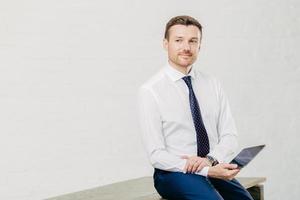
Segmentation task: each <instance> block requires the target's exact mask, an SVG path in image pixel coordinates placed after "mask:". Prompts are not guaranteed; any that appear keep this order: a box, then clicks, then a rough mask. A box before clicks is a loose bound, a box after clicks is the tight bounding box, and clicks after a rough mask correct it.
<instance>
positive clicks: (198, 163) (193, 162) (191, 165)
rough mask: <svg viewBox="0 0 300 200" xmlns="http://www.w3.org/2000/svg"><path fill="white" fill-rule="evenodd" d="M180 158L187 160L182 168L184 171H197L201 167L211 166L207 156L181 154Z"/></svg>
mask: <svg viewBox="0 0 300 200" xmlns="http://www.w3.org/2000/svg"><path fill="white" fill-rule="evenodd" d="M181 158H183V159H186V160H187V161H186V164H185V167H184V169H183V171H184V172H185V173H195V172H199V171H201V169H202V168H203V167H206V166H211V164H210V162H209V161H208V160H207V158H201V157H198V156H190V157H189V156H181Z"/></svg>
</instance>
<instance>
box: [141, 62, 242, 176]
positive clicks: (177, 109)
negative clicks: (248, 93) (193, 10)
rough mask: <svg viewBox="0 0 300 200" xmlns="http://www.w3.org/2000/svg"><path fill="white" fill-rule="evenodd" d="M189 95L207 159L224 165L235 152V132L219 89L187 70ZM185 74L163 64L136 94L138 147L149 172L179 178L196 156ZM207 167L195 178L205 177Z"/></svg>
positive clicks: (211, 82)
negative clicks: (204, 139) (155, 170)
mask: <svg viewBox="0 0 300 200" xmlns="http://www.w3.org/2000/svg"><path fill="white" fill-rule="evenodd" d="M189 75H190V76H191V80H192V85H193V90H194V93H195V95H196V98H197V100H198V103H199V106H200V110H201V116H202V120H203V123H204V126H205V128H206V132H207V134H208V138H209V145H210V152H209V154H208V155H210V156H212V157H214V158H216V159H217V160H218V161H219V162H221V163H222V162H228V161H229V159H230V158H232V157H233V155H234V154H235V151H236V149H237V132H236V128H235V123H234V120H233V117H232V115H231V112H230V108H229V104H228V101H227V98H226V96H225V94H224V92H223V90H222V88H221V86H220V83H219V82H218V81H217V80H216V79H215V78H212V77H211V76H208V75H206V74H203V73H202V72H199V71H198V70H196V69H195V68H194V67H192V69H191V71H190V73H189ZM184 76H186V75H185V74H183V73H181V72H179V71H178V70H176V69H175V68H173V67H171V66H170V65H169V64H167V65H166V66H165V67H164V68H163V69H162V70H160V71H159V72H158V73H157V74H155V75H154V76H153V77H152V78H150V80H148V81H147V82H146V83H144V84H143V85H142V86H141V87H140V89H139V93H138V105H139V119H140V125H141V129H142V136H143V137H142V138H143V143H144V145H145V147H146V151H147V153H148V155H149V159H150V163H151V164H152V166H153V167H154V168H158V169H162V170H166V171H174V172H183V169H184V166H185V164H186V160H185V159H182V158H181V156H183V155H187V156H194V155H197V141H196V130H195V127H194V122H193V118H192V113H191V110H190V104H189V90H188V87H187V85H186V84H185V82H184V80H183V79H182V78H183V77H184ZM207 173H208V167H204V168H203V169H202V170H201V171H200V172H197V173H196V174H199V175H203V176H207Z"/></svg>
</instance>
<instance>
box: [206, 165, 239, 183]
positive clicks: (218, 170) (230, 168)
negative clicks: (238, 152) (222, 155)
mask: <svg viewBox="0 0 300 200" xmlns="http://www.w3.org/2000/svg"><path fill="white" fill-rule="evenodd" d="M239 172H240V169H238V166H237V165H236V164H227V163H221V164H217V165H215V166H213V167H210V168H209V170H208V177H212V178H219V179H224V180H232V179H233V178H234V177H235V176H236V175H237V174H238V173H239Z"/></svg>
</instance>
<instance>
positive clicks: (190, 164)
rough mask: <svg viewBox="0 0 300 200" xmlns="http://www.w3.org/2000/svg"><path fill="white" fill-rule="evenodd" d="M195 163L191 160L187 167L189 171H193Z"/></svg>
mask: <svg viewBox="0 0 300 200" xmlns="http://www.w3.org/2000/svg"><path fill="white" fill-rule="evenodd" d="M193 165H194V164H193V163H191V162H189V166H188V167H187V172H189V173H191V172H192V169H193Z"/></svg>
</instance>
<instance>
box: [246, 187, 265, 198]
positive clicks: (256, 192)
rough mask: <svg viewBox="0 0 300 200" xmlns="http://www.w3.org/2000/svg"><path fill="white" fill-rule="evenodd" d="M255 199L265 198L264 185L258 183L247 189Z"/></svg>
mask: <svg viewBox="0 0 300 200" xmlns="http://www.w3.org/2000/svg"><path fill="white" fill-rule="evenodd" d="M247 190H248V192H249V193H250V194H251V196H252V197H253V199H254V200H264V186H263V185H256V186H253V187H251V188H248V189H247Z"/></svg>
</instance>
